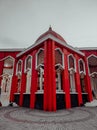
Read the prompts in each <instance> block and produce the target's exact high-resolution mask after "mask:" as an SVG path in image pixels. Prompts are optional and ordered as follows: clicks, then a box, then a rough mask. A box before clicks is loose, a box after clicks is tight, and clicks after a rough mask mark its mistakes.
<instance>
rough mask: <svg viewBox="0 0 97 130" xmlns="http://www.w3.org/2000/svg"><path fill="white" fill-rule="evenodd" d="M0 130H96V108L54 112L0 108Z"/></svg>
mask: <svg viewBox="0 0 97 130" xmlns="http://www.w3.org/2000/svg"><path fill="white" fill-rule="evenodd" d="M0 130H97V107H93V108H89V107H88V108H86V107H78V108H72V109H69V110H65V109H64V110H58V111H56V112H44V111H40V110H31V109H28V108H20V107H1V108H0Z"/></svg>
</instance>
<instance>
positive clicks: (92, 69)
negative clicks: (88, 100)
mask: <svg viewBox="0 0 97 130" xmlns="http://www.w3.org/2000/svg"><path fill="white" fill-rule="evenodd" d="M88 66H89V74H90V79H91V87H92V95H93V98H95V99H97V56H95V55H91V56H89V57H88Z"/></svg>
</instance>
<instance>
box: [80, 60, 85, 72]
mask: <svg viewBox="0 0 97 130" xmlns="http://www.w3.org/2000/svg"><path fill="white" fill-rule="evenodd" d="M79 72H80V73H84V74H85V63H84V61H83V60H82V59H80V60H79Z"/></svg>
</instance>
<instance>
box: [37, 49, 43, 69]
mask: <svg viewBox="0 0 97 130" xmlns="http://www.w3.org/2000/svg"><path fill="white" fill-rule="evenodd" d="M39 66H44V49H42V48H41V49H39V51H38V52H37V54H36V68H38V67H39Z"/></svg>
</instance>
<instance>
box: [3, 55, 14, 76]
mask: <svg viewBox="0 0 97 130" xmlns="http://www.w3.org/2000/svg"><path fill="white" fill-rule="evenodd" d="M13 69H14V58H13V57H10V56H8V57H7V58H6V59H5V60H4V68H3V74H8V75H12V74H13Z"/></svg>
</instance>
